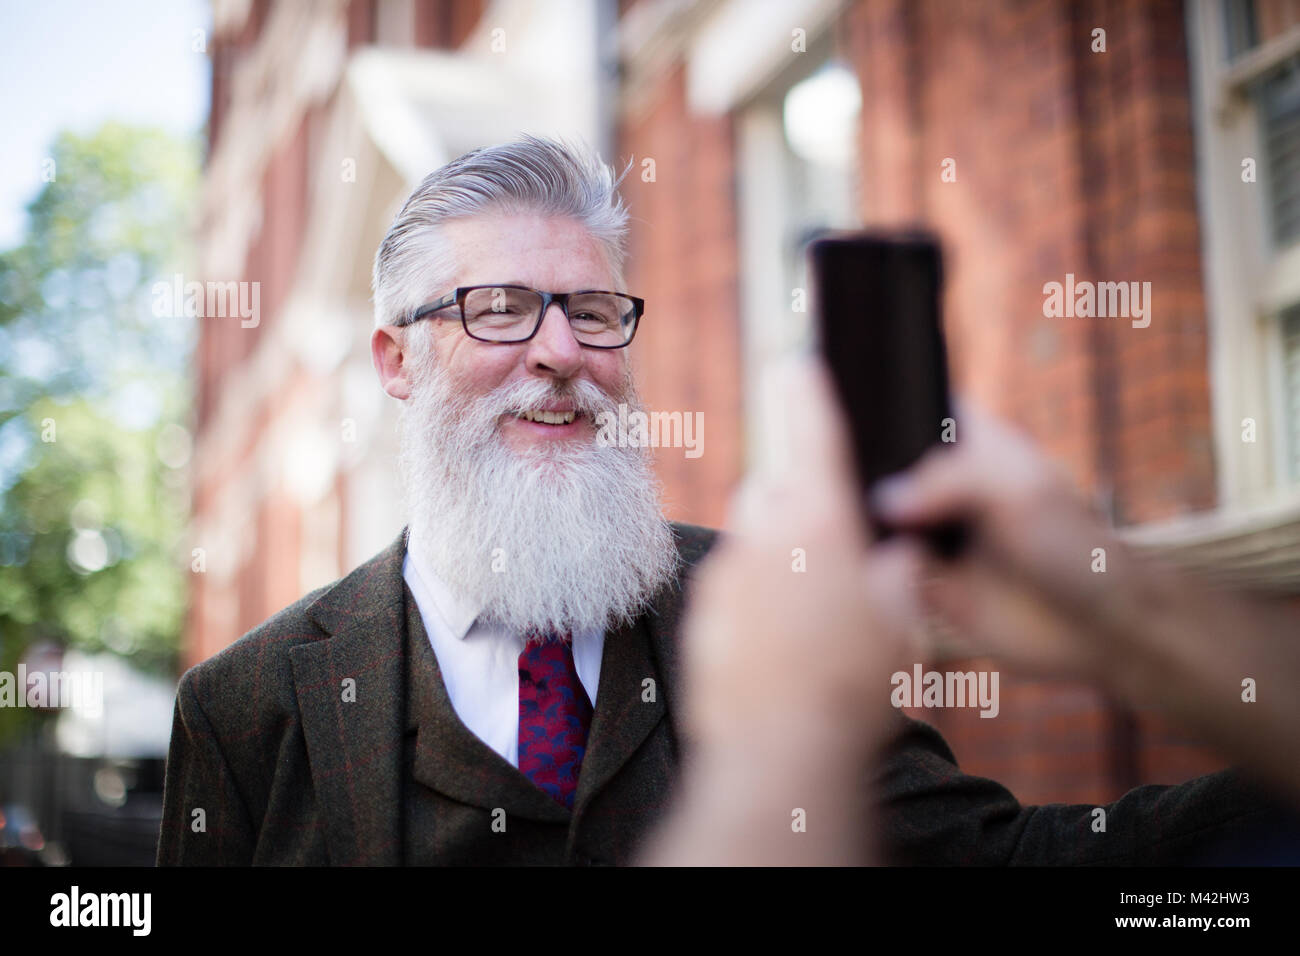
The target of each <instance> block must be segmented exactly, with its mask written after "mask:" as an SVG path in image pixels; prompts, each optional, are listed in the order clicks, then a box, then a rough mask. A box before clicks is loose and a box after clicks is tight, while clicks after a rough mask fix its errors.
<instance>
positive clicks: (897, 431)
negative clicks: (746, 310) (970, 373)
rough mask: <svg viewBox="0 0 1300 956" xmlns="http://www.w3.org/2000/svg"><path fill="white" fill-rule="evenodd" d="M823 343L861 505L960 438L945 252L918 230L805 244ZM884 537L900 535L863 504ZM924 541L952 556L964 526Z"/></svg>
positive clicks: (963, 535)
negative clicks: (948, 337) (883, 483)
mask: <svg viewBox="0 0 1300 956" xmlns="http://www.w3.org/2000/svg"><path fill="white" fill-rule="evenodd" d="M808 265H809V271H810V275H811V277H812V286H813V293H812V300H813V301H812V306H813V311H814V315H815V317H816V322H817V336H818V344H819V346H820V349H821V353H822V356H823V358H824V359H825V361H826V364H827V365H828V366H829V368H830V371H831V375H832V378H833V380H834V383H835V390H836V392H837V394H838V396H839V400H840V402H841V404H842V405H843V407H844V409H845V411H846V412H847V414H848V419H849V422H850V429H851V433H852V439H853V454H854V460H855V462H856V465H857V472H858V479H859V481H860V483H861V486H862V491H863V501H864V502H866V501H867V494H866V493H867V492H868V491H869V490H870V489H871V487H872V485H874V484H875V483H876V482H877V481H879V480H880V479H881V478H884V477H886V476H887V475H892V474H894V473H896V472H899V471H903V470H904V469H906V468H908V467H909V466H911V465H913V464H915V463H916V461H917V460H918V459H919V458H921V456H923V455H924V454H925V453H926V452H927V451H929V450H930V449H931V448H934V447H935V446H941V445H943V444H944V439H945V438H947V439H948V440H949V441H952V440H953V438H954V437H955V421H954V419H953V417H952V406H951V397H950V395H949V389H948V362H947V353H946V350H945V348H944V340H943V315H942V301H943V255H942V252H941V250H940V246H939V242H938V240H937V238H936V237H934V236H933V235H931V234H929V233H925V232H919V231H909V232H859V233H846V234H835V235H828V236H825V237H823V238H818V239H815V240H813V241H812V242H811V243H810V244H809V246H808ZM865 517H866V520H867V521H868V523H869V525H870V526H871V530H872V531H873V533H874V534H875V535H876V536H878V537H887V536H889V535H890V534H892V533H894V530H895V529H893V528H890V527H888V526H887V525H886V524H885V523H884V522H882V521H881V520H880V519H879V517H878V516H876V515H874V514H872V513H871V512H870V509H869V508H867V510H866V514H865ZM924 537H925V538H926V539H927V541H928V542H929V543H930V544H931V546H932V547H934V548H935V550H936V551H938V552H939V553H941V554H944V555H947V556H950V557H951V556H956V555H957V554H958V553H960V551H961V550H962V549H963V548H964V547H965V544H966V539H967V529H966V528H965V526H964V525H962V524H959V523H954V524H952V525H946V526H943V527H938V528H932V529H928V530H927V531H926V532H925V534H924Z"/></svg>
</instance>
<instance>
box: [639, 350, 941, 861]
mask: <svg viewBox="0 0 1300 956" xmlns="http://www.w3.org/2000/svg"><path fill="white" fill-rule="evenodd" d="M786 384H787V390H786V394H785V395H784V402H782V403H780V407H781V408H782V409H784V413H785V414H784V417H785V419H786V422H785V426H786V427H785V428H784V429H781V430H782V431H783V432H784V442H785V445H784V454H783V455H782V460H783V461H784V463H785V466H784V467H783V468H781V469H780V470H779V472H778V473H777V474H760V475H756V476H754V477H752V478H751V479H750V480H749V481H748V482H747V483H746V485H745V486H744V488H743V489H742V491H741V492H740V494H739V495H738V496H737V498H736V500H735V501H734V502H733V508H732V515H731V520H730V522H729V526H728V533H727V534H725V535H723V536H721V537H720V538H719V541H718V543H717V544H716V545H715V546H714V551H713V552H712V553H711V554H710V555H709V557H708V558H707V559H706V560H705V561H704V562H702V563H701V565H700V567H699V570H698V571H697V574H696V578H695V581H694V585H693V587H692V589H691V593H690V595H689V605H688V611H687V615H686V619H685V621H684V623H683V632H682V633H683V636H682V640H683V657H684V683H685V690H686V693H685V698H684V701H683V704H682V714H683V723H684V725H685V728H684V729H685V732H686V736H687V738H688V739H689V740H690V742H691V744H692V747H691V750H690V755H691V760H690V762H689V763H688V765H687V767H686V772H685V774H684V779H683V785H682V787H681V790H680V795H679V797H678V798H677V799H678V802H677V805H676V807H675V810H674V812H673V814H671V815H670V817H669V818H668V821H667V823H666V824H665V826H664V827H663V829H662V830H661V831H660V833H659V834H658V835H657V836H656V837H655V838H653V839H652V840H651V841H650V843H649V847H648V852H647V855H646V857H645V858H644V860H645V862H649V863H656V864H670V865H682V864H710V865H718V864H803V865H815V864H828V863H864V862H868V861H869V860H870V859H871V853H872V851H871V849H870V843H871V829H870V812H869V809H868V794H867V793H866V786H865V783H866V780H867V779H868V774H867V771H868V770H869V768H870V760H871V758H872V756H873V753H874V751H875V750H876V749H877V748H878V747H879V745H880V744H881V743H882V742H883V739H882V738H883V737H884V736H885V734H886V733H887V729H888V728H889V727H890V725H891V724H892V719H891V715H890V713H889V711H890V704H889V694H890V690H891V685H890V681H889V678H890V674H891V673H892V672H893V671H894V670H896V669H898V667H900V666H902V665H903V664H904V662H907V666H910V662H911V661H912V660H913V657H912V656H910V651H909V642H908V636H909V630H910V628H911V627H912V622H913V621H914V613H913V612H914V608H913V601H912V595H913V593H914V587H913V584H912V582H913V581H914V579H915V576H916V569H917V567H918V566H919V561H920V551H919V547H918V546H917V545H916V544H914V543H912V542H909V541H906V540H900V541H899V542H897V543H894V544H891V545H890V546H889V547H886V548H878V549H871V548H869V547H868V539H867V534H866V528H865V523H864V518H863V514H862V511H861V504H860V501H859V493H858V490H857V481H856V477H855V475H854V472H853V467H852V460H851V455H850V450H849V445H848V438H847V434H846V430H845V428H844V424H843V422H842V421H841V417H840V413H839V409H838V406H837V405H836V403H835V401H834V397H833V394H832V392H831V390H830V385H829V383H828V380H827V378H826V374H825V372H824V371H823V370H822V369H821V367H820V366H819V365H814V364H811V363H802V364H801V365H800V366H799V367H798V368H797V369H792V370H791V371H790V373H789V375H788V376H787V383H786ZM778 427H779V426H778ZM801 819H803V820H806V829H803V828H802V827H801V825H800V821H801Z"/></svg>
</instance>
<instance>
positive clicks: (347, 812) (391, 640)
mask: <svg viewBox="0 0 1300 956" xmlns="http://www.w3.org/2000/svg"><path fill="white" fill-rule="evenodd" d="M405 553H406V541H405V533H403V535H402V536H401V537H399V538H398V539H397V541H395V542H394V543H393V544H392V545H391V546H390V547H389V548H388V549H387V550H385V551H384V552H382V553H381V554H379V555H378V556H376V557H375V558H373V559H372V560H370V561H368V562H366V563H365V564H363V565H361V566H360V567H359V568H357V569H356V570H355V571H353V572H352V573H351V574H349V575H347V576H346V577H344V578H343V579H342V580H341V581H339V582H338V583H337V584H336V585H334V586H333V587H332V588H330V589H329V590H328V591H326V592H325V594H324V595H322V596H321V597H320V598H319V599H318V600H317V601H316V602H315V603H313V604H312V605H310V606H309V607H308V608H307V612H306V613H307V615H308V616H309V617H310V618H311V619H312V620H313V621H315V622H316V624H317V625H319V626H320V627H321V628H322V629H323V630H324V631H325V633H326V635H327V636H326V637H324V638H322V639H321V640H317V641H313V642H311V643H309V644H300V645H299V646H297V647H295V648H293V649H292V650H291V651H290V652H289V657H290V660H291V661H292V665H293V680H294V687H295V689H296V692H297V696H298V709H299V713H300V715H301V717H302V729H303V736H304V737H305V738H306V742H307V753H308V757H309V758H310V760H311V773H312V784H313V786H314V787H315V790H316V796H317V799H318V801H319V803H320V806H321V812H322V815H323V816H324V822H325V840H326V845H327V846H328V847H329V853H330V859H331V862H333V863H335V864H344V865H347V864H352V865H378V866H391V865H395V864H396V863H398V862H400V856H401V756H402V754H401V743H402V716H403V702H402V690H403V665H402V656H403V654H402V652H403V647H402V641H403V638H404V637H405V630H406V628H405V624H406V622H405V617H404V611H405V608H404V606H403V595H402V588H403V584H404V582H403V580H402V558H403V556H404V555H405ZM349 680H350V681H351V682H352V683H351V685H349V684H345V681H349Z"/></svg>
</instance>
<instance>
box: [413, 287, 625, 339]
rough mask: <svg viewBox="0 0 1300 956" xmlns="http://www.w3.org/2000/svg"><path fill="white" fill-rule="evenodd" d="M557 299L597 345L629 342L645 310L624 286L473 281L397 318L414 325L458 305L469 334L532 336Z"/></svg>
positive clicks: (576, 332) (572, 323)
mask: <svg viewBox="0 0 1300 956" xmlns="http://www.w3.org/2000/svg"><path fill="white" fill-rule="evenodd" d="M553 302H554V303H556V304H557V305H559V306H560V308H561V309H563V310H564V315H565V317H566V318H567V319H568V320H569V328H570V329H571V330H572V331H573V337H574V338H575V339H576V340H577V341H578V344H580V345H584V346H586V347H587V348H593V349H621V348H623V347H624V346H626V345H628V344H629V343H630V342H631V341H632V336H634V335H636V327H637V324H638V322H639V321H640V319H641V315H642V314H643V313H644V312H645V300H644V299H638V298H637V297H636V296H634V295H627V294H626V293H623V292H608V291H606V290H603V289H583V290H581V291H579V292H539V291H538V290H537V289H529V288H528V287H526V286H521V285H471V286H459V287H457V288H456V289H453V290H452V291H451V292H450V293H448V294H447V295H445V296H443V297H442V298H441V299H438V300H437V301H436V302H430V303H429V304H428V305H423V306H420V308H418V309H416V310H415V311H414V312H413V313H411V315H410V317H409V318H406V319H403V320H401V321H399V322H397V323H395V324H396V325H398V326H404V325H410V324H411V323H412V322H418V321H419V320H420V319H423V318H425V317H427V316H430V315H432V314H433V313H435V312H441V311H442V310H443V309H449V308H451V307H452V306H457V307H458V308H459V309H460V323H461V326H462V327H463V328H464V329H465V334H466V335H468V336H469V337H470V338H472V339H478V341H480V342H496V343H498V344H502V345H504V344H509V343H515V342H527V341H528V340H529V339H531V338H532V337H533V336H535V335H536V334H537V330H538V329H540V328H541V327H542V319H543V318H544V317H545V315H546V310H547V309H549V308H550V307H551V303H553Z"/></svg>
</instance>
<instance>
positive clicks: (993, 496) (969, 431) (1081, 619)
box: [873, 408, 1150, 679]
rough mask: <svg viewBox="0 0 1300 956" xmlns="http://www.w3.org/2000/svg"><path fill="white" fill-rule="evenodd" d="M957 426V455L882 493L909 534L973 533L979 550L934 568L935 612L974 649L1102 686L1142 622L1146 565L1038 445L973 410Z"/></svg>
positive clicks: (932, 462)
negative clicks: (955, 527)
mask: <svg viewBox="0 0 1300 956" xmlns="http://www.w3.org/2000/svg"><path fill="white" fill-rule="evenodd" d="M957 427H958V432H957V436H958V437H957V442H956V443H955V444H954V445H953V446H950V447H944V448H938V449H935V450H933V451H932V452H930V453H929V454H928V455H927V456H926V457H925V458H923V459H922V460H921V462H920V463H918V464H917V465H916V466H915V467H914V468H913V469H911V470H909V471H908V472H906V473H904V474H902V475H899V476H894V477H891V478H890V479H888V480H886V481H885V482H882V483H881V484H880V485H879V486H877V488H876V489H875V494H874V496H873V502H874V505H875V507H876V509H877V510H878V512H879V513H880V514H881V515H882V516H883V517H884V518H885V519H886V520H888V521H889V522H891V523H892V524H894V525H895V526H897V527H899V528H902V529H917V528H924V527H927V526H931V525H935V524H938V523H941V522H944V521H949V520H954V519H960V520H964V521H966V522H968V523H969V524H970V525H971V527H972V531H973V532H974V533H973V536H972V537H973V540H972V546H971V547H970V548H969V549H968V550H967V552H966V553H964V554H963V555H962V556H961V557H960V558H959V559H957V560H954V561H951V562H947V561H940V560H938V559H934V558H930V559H928V560H927V567H926V574H925V581H924V584H923V586H922V591H923V594H924V600H925V603H926V605H927V606H928V607H930V608H932V609H934V610H935V611H937V612H938V613H939V614H940V615H941V616H942V617H943V618H944V619H945V620H946V621H947V622H948V623H950V624H951V625H952V627H953V629H954V630H955V632H956V634H955V635H954V636H955V637H956V638H957V639H958V640H959V641H961V642H962V643H969V647H970V650H972V651H973V652H976V653H983V652H994V653H996V654H998V655H1000V656H1002V657H1004V658H1005V659H1007V660H1008V661H1009V662H1010V663H1012V664H1015V665H1017V666H1019V667H1020V668H1022V669H1024V670H1027V671H1029V672H1033V673H1038V674H1045V675H1051V676H1070V677H1075V678H1086V679H1097V678H1100V677H1101V676H1102V675H1103V674H1104V672H1105V670H1106V664H1107V661H1108V660H1109V659H1111V655H1112V654H1113V652H1114V651H1115V650H1116V649H1117V648H1118V647H1119V646H1120V645H1121V644H1122V643H1123V641H1124V640H1125V639H1126V638H1125V635H1126V634H1127V633H1129V631H1130V630H1131V629H1132V628H1133V627H1135V626H1140V623H1141V618H1142V614H1143V607H1142V594H1141V592H1142V590H1143V587H1144V583H1143V582H1144V580H1145V578H1144V576H1143V574H1142V573H1140V571H1139V566H1138V561H1137V559H1136V558H1135V556H1134V555H1133V554H1132V553H1131V552H1130V551H1129V550H1128V549H1127V548H1126V547H1125V546H1124V545H1123V544H1122V543H1121V542H1120V541H1119V539H1118V538H1117V537H1116V536H1115V535H1114V533H1113V532H1112V531H1111V530H1110V528H1109V527H1108V526H1107V525H1106V523H1105V522H1104V521H1103V520H1102V519H1101V518H1100V517H1099V516H1098V515H1096V514H1095V513H1094V512H1093V511H1092V510H1091V509H1090V508H1089V507H1088V506H1087V505H1086V504H1085V502H1084V501H1083V499H1082V498H1081V497H1080V495H1079V494H1078V492H1077V491H1076V489H1075V487H1074V486H1073V484H1072V483H1071V481H1070V480H1069V477H1068V476H1067V475H1066V473H1065V472H1064V470H1063V469H1061V468H1060V467H1059V466H1057V465H1056V464H1054V463H1053V462H1051V461H1049V460H1048V459H1046V458H1045V457H1044V456H1043V455H1041V454H1040V453H1039V452H1038V451H1036V450H1035V449H1034V447H1033V446H1032V445H1031V444H1030V443H1029V442H1028V440H1026V439H1025V438H1023V437H1022V436H1020V435H1018V434H1016V433H1015V432H1013V431H1011V430H1010V429H1009V428H1008V427H1006V426H1005V425H1002V424H1000V423H998V422H997V421H995V420H993V419H991V418H988V417H986V416H984V415H982V414H980V413H979V412H977V411H976V410H974V409H969V408H963V409H962V411H961V414H960V418H959V420H958V426H957ZM1098 549H1100V550H1098ZM1102 561H1104V562H1105V563H1104V568H1105V570H1104V571H1102V570H1099V569H1100V568H1101V567H1103V565H1102V563H1101V562H1102ZM1147 610H1150V609H1147Z"/></svg>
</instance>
